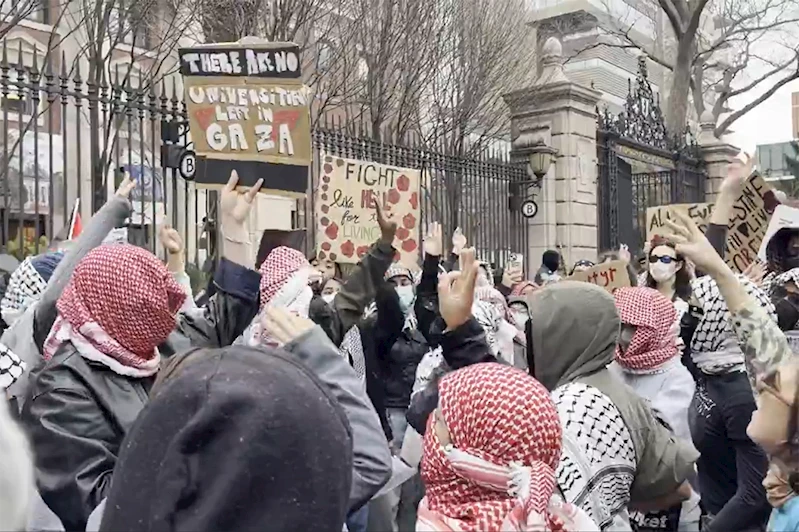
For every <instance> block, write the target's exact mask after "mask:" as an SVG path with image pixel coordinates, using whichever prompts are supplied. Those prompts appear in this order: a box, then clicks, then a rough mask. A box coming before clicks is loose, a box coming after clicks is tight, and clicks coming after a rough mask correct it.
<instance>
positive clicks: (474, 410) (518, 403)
mask: <svg viewBox="0 0 799 532" xmlns="http://www.w3.org/2000/svg"><path fill="white" fill-rule="evenodd" d="M438 390H439V403H438V404H439V406H438V412H437V414H436V415H432V416H430V418H429V419H428V422H427V423H428V424H427V430H426V431H425V437H424V458H423V460H422V466H421V472H422V478H423V479H424V481H425V486H426V493H425V498H424V499H423V500H422V503H421V504H420V506H419V516H418V521H417V527H416V529H417V530H419V531H423V530H435V531H445V530H480V531H499V530H503V531H504V530H580V531H582V530H598V528H597V527H596V525H595V524H592V523H591V522H590V519H588V521H587V522H585V520H584V519H587V517H586V516H585V514H584V513H581V511H580V510H578V509H576V508H575V507H573V506H572V505H569V504H566V503H565V502H564V501H563V500H562V499H561V498H560V497H559V496H558V495H556V494H555V486H556V478H555V469H556V468H557V467H558V462H559V461H560V453H561V437H562V435H561V427H560V419H559V417H558V412H557V410H556V408H555V405H554V404H553V402H552V399H551V398H550V396H549V393H548V392H547V390H546V389H545V388H544V387H543V386H542V385H541V384H540V383H539V382H538V381H536V380H535V379H534V378H532V377H531V376H529V375H527V374H526V373H525V372H523V371H521V370H518V369H515V368H512V367H510V366H505V365H502V364H492V363H486V364H475V365H473V366H469V367H467V368H464V369H461V370H459V371H455V372H453V373H450V374H449V375H447V376H445V377H444V378H443V379H442V380H441V382H440V383H439V386H438ZM437 416H439V417H441V418H442V420H443V422H444V423H445V425H446V427H447V429H448V431H449V434H450V440H451V444H450V445H447V447H446V448H445V447H444V446H443V445H442V444H441V441H440V440H439V439H438V435H437V432H436V429H435V424H436V419H435V418H436V417H437Z"/></svg>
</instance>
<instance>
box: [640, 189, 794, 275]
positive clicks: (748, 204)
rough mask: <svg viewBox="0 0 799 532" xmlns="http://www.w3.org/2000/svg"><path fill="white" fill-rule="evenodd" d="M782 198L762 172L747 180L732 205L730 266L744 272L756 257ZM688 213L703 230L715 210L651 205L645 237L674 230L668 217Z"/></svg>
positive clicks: (706, 205) (700, 206) (693, 205)
mask: <svg viewBox="0 0 799 532" xmlns="http://www.w3.org/2000/svg"><path fill="white" fill-rule="evenodd" d="M777 205H779V200H777V197H776V196H775V195H774V192H773V191H772V190H771V187H769V185H768V184H767V183H766V182H765V181H764V180H763V178H762V177H761V176H760V175H759V174H754V175H752V177H750V178H749V180H748V181H747V182H746V186H745V187H744V189H743V193H742V194H741V196H740V197H739V198H738V201H736V202H735V203H734V204H733V208H732V214H731V217H730V223H729V226H728V228H727V245H726V248H725V255H724V258H725V260H726V261H727V264H729V266H730V267H731V268H732V269H734V270H736V271H738V272H742V271H744V270H745V269H746V267H747V266H749V265H750V264H751V263H752V262H753V261H754V260H755V258H756V257H757V253H758V250H759V249H760V243H761V242H762V241H763V237H764V236H765V234H766V228H767V227H768V223H769V219H770V218H771V214H772V213H773V212H774V209H775V207H776V206H777ZM678 211H680V212H682V213H684V214H687V215H688V216H689V217H690V218H691V219H692V220H693V221H694V222H695V223H696V224H697V225H698V226H699V228H700V229H702V231H705V230H706V228H707V224H708V223H709V222H710V215H711V213H712V212H713V204H711V203H683V204H677V205H663V206H660V207H650V208H648V209H647V210H646V237H647V239H648V240H651V238H652V237H653V236H655V235H665V234H669V233H671V231H670V230H669V229H668V227H666V220H673V219H674V218H675V216H674V213H675V212H678Z"/></svg>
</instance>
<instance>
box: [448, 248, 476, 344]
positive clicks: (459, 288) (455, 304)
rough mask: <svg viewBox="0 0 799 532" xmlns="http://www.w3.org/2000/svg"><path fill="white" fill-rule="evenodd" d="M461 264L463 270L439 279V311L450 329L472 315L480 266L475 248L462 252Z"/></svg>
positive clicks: (456, 326)
mask: <svg viewBox="0 0 799 532" xmlns="http://www.w3.org/2000/svg"><path fill="white" fill-rule="evenodd" d="M461 264H462V268H461V271H459V272H449V273H446V274H444V275H442V276H441V277H440V278H439V281H438V307H439V312H441V317H442V318H444V322H445V323H446V324H447V330H450V331H451V330H453V329H456V328H458V327H460V326H461V325H463V324H464V323H466V322H467V321H468V320H469V318H470V317H471V315H472V303H473V302H474V285H475V282H476V281H477V270H478V269H479V268H480V264H479V263H478V262H477V261H476V260H475V250H474V248H468V249H464V250H463V251H462V252H461Z"/></svg>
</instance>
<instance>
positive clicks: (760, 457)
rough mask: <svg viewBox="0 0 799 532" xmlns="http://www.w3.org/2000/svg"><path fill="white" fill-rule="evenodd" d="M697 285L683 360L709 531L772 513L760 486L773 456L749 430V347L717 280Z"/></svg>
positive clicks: (751, 288) (754, 290)
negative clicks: (690, 385)
mask: <svg viewBox="0 0 799 532" xmlns="http://www.w3.org/2000/svg"><path fill="white" fill-rule="evenodd" d="M738 278H739V282H740V283H741V285H742V286H743V287H744V288H745V289H746V291H747V292H748V293H749V294H750V295H751V296H753V298H754V299H755V300H756V301H757V302H758V303H759V304H760V306H761V307H762V308H764V309H765V310H766V311H767V312H768V314H769V315H770V316H771V318H772V319H774V320H776V315H775V313H774V306H773V305H772V304H771V301H769V298H768V297H767V296H766V294H765V293H764V292H763V291H762V290H760V289H759V288H758V287H757V286H755V285H754V283H752V282H751V281H750V280H749V279H747V278H746V277H744V276H742V275H740V276H738ZM692 288H693V293H694V299H695V300H696V303H697V305H696V307H695V308H694V309H692V311H691V312H692V316H693V315H694V314H695V317H694V319H696V320H697V323H696V325H695V328H694V331H693V335H692V337H691V338H685V337H684V339H685V340H686V343H687V344H688V346H689V353H690V354H689V356H690V359H689V360H686V359H685V358H684V362H685V363H686V365H687V366H689V369H691V372H692V374H693V375H694V378H695V380H696V391H695V392H694V397H693V400H692V401H691V406H690V409H689V412H688V418H689V425H690V429H691V438H692V440H693V443H694V446H695V447H696V449H697V450H698V451H699V452H700V458H699V460H698V462H697V470H698V481H699V491H700V493H701V494H702V504H703V507H704V508H705V510H706V512H707V513H708V516H707V520H708V521H709V523H710V528H709V529H710V530H756V529H760V528H759V527H761V526H762V525H764V524H765V521H766V519H768V515H769V504H768V501H767V500H766V495H765V491H764V489H763V486H762V481H763V478H764V476H765V475H766V471H767V468H768V459H767V457H766V455H765V453H764V452H763V450H762V449H761V448H760V447H759V446H758V445H757V444H755V443H754V442H753V441H752V440H751V439H750V438H749V436H748V435H747V432H746V428H747V425H748V424H749V420H750V419H751V417H752V412H754V410H755V409H756V404H755V399H754V395H753V394H752V388H751V385H750V382H749V378H748V376H747V373H746V368H745V358H744V353H743V351H742V350H741V347H740V345H739V342H738V339H737V338H736V336H735V334H734V332H733V330H732V324H731V321H732V320H731V317H730V313H729V310H728V308H727V304H726V302H725V301H724V298H723V297H722V295H721V293H720V291H719V289H718V285H717V284H716V282H715V280H713V279H712V278H710V277H701V278H699V279H696V280H694V281H693V283H692ZM684 330H685V329H684Z"/></svg>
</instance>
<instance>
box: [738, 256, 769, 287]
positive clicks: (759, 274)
mask: <svg viewBox="0 0 799 532" xmlns="http://www.w3.org/2000/svg"><path fill="white" fill-rule="evenodd" d="M743 274H744V275H745V276H746V277H748V278H749V280H750V281H752V282H753V283H754V284H755V285H757V286H761V285H762V284H763V278H764V277H765V276H766V265H765V264H763V263H762V262H760V261H759V260H755V261H754V262H753V263H752V264H750V265H749V266H747V267H746V269H745V270H744V271H743Z"/></svg>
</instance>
